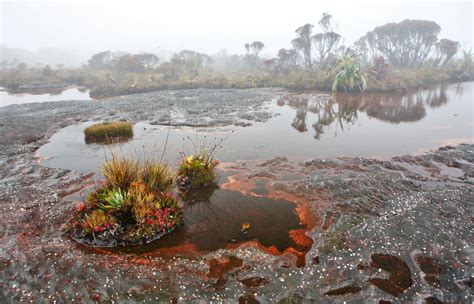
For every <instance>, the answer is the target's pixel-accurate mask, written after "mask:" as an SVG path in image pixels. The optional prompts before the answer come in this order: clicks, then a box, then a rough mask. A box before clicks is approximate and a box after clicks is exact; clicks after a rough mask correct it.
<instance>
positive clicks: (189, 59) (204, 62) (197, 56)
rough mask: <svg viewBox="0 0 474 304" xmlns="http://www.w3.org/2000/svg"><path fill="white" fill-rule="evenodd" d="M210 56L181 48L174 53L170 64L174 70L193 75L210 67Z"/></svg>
mask: <svg viewBox="0 0 474 304" xmlns="http://www.w3.org/2000/svg"><path fill="white" fill-rule="evenodd" d="M212 62H213V61H212V58H211V57H210V56H209V55H206V54H202V53H198V52H195V51H191V50H183V51H181V52H179V53H177V54H174V56H173V58H171V64H172V65H173V66H174V68H175V69H176V71H179V72H188V73H190V74H191V75H193V76H197V75H199V74H200V73H201V72H202V71H203V70H205V69H207V68H210V66H211V64H212Z"/></svg>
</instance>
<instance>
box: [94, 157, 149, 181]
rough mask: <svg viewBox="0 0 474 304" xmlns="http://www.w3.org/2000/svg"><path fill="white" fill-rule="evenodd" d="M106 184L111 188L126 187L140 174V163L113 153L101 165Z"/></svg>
mask: <svg viewBox="0 0 474 304" xmlns="http://www.w3.org/2000/svg"><path fill="white" fill-rule="evenodd" d="M101 173H102V175H103V176H104V177H105V181H106V183H107V185H108V186H109V187H111V188H119V189H128V187H129V186H130V184H131V183H132V182H133V181H136V180H137V179H138V178H139V176H140V165H139V164H138V163H137V162H136V161H134V160H132V159H128V158H122V159H119V158H117V157H116V156H115V155H112V158H111V159H109V160H107V161H106V162H105V163H104V164H103V165H102V167H101Z"/></svg>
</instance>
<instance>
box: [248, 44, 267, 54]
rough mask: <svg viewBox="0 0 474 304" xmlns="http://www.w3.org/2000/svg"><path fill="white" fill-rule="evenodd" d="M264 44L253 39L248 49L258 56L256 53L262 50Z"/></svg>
mask: <svg viewBox="0 0 474 304" xmlns="http://www.w3.org/2000/svg"><path fill="white" fill-rule="evenodd" d="M264 47H265V45H264V44H263V42H261V41H254V42H252V43H251V44H250V49H251V50H252V52H253V53H254V55H255V57H258V54H259V53H260V52H261V51H262V50H263V48H264Z"/></svg>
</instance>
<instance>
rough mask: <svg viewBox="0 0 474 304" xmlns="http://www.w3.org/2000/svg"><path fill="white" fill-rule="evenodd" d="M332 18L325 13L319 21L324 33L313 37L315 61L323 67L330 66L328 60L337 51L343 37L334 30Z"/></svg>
mask: <svg viewBox="0 0 474 304" xmlns="http://www.w3.org/2000/svg"><path fill="white" fill-rule="evenodd" d="M331 19H332V16H331V15H329V14H327V13H324V14H323V16H322V17H321V20H319V25H320V27H321V30H322V32H321V33H317V34H315V35H313V36H312V37H311V41H312V45H313V48H314V50H315V60H316V62H317V63H319V64H320V66H322V67H326V66H327V65H328V59H329V57H330V55H331V54H332V52H334V51H335V50H336V49H337V46H338V43H339V41H340V40H341V35H339V34H338V33H335V32H334V31H333V30H332V22H331Z"/></svg>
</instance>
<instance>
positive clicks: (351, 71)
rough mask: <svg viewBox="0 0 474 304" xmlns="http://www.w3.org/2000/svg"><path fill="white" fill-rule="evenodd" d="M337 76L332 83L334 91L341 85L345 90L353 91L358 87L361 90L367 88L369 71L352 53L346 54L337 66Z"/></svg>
mask: <svg viewBox="0 0 474 304" xmlns="http://www.w3.org/2000/svg"><path fill="white" fill-rule="evenodd" d="M335 71H336V73H337V74H336V76H335V77H334V82H333V84H332V90H333V92H336V91H337V89H338V88H339V87H343V88H344V90H345V91H353V90H354V89H357V90H358V91H360V92H363V91H365V89H366V88H367V77H368V75H367V73H365V72H364V71H363V70H362V67H361V64H360V61H359V59H358V58H357V57H356V56H355V55H352V54H348V55H346V56H345V57H344V58H343V59H342V60H339V62H338V63H337V64H336V66H335Z"/></svg>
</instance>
